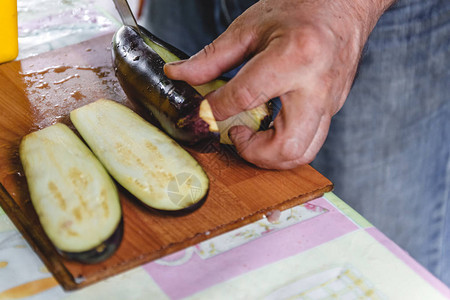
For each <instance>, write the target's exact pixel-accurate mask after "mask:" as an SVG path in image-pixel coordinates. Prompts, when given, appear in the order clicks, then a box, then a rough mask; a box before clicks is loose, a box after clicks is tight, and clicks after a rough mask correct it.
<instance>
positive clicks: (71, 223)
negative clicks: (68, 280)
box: [19, 124, 123, 263]
mask: <svg viewBox="0 0 450 300" xmlns="http://www.w3.org/2000/svg"><path fill="white" fill-rule="evenodd" d="M19 153H20V159H21V162H22V165H23V168H24V171H25V176H26V179H27V182H28V188H29V191H30V196H31V202H32V204H33V207H34V209H35V211H36V213H37V215H38V217H39V221H40V223H41V225H42V228H43V229H44V231H45V233H46V234H47V236H48V237H49V239H50V241H51V242H52V243H53V245H54V246H55V247H56V249H57V250H58V252H59V253H60V254H61V255H63V256H65V257H67V258H69V259H72V260H76V261H79V262H83V263H97V262H100V261H102V260H105V259H106V258H108V257H109V256H111V255H112V254H113V253H114V251H115V250H116V249H117V248H118V247H119V244H120V242H121V240H122V234H123V222H122V211H121V207H120V202H119V196H118V192H117V188H116V186H115V183H114V182H113V180H112V179H111V177H110V176H109V174H108V173H107V171H106V170H105V168H104V167H103V166H102V164H101V163H100V162H99V161H98V160H97V158H96V157H95V156H94V154H93V153H92V152H91V151H90V150H89V148H88V147H87V146H86V145H85V144H84V143H83V142H82V141H81V140H80V139H79V138H78V137H77V136H76V135H75V133H73V132H72V130H70V129H69V128H68V127H67V126H66V125H64V124H54V125H52V126H50V127H47V128H45V129H42V130H39V131H36V132H33V133H30V134H28V135H26V136H25V137H24V138H23V139H22V141H21V144H20V149H19Z"/></svg>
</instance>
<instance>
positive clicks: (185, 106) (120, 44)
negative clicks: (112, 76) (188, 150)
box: [111, 26, 219, 144]
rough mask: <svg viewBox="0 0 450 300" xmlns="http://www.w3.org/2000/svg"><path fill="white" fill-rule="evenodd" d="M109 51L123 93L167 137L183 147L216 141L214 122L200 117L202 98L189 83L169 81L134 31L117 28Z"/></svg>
mask: <svg viewBox="0 0 450 300" xmlns="http://www.w3.org/2000/svg"><path fill="white" fill-rule="evenodd" d="M141 30H142V31H141V34H143V35H147V36H148V38H150V39H152V40H153V41H154V42H155V43H158V44H160V45H161V46H163V47H167V46H168V44H166V43H163V42H162V41H161V40H159V39H157V38H156V37H155V36H153V35H152V34H151V33H149V32H148V31H147V30H145V29H144V28H142V27H141ZM169 47H170V50H171V51H172V52H173V53H174V54H175V55H177V56H179V57H180V58H186V57H187V55H186V54H184V53H182V52H181V51H180V50H178V49H176V48H175V47H172V46H169ZM111 50H112V60H113V65H114V70H115V73H116V77H117V78H118V80H119V83H120V85H121V86H122V88H123V90H124V92H125V94H126V95H127V96H128V98H130V100H132V101H135V102H138V103H140V104H142V106H144V107H145V108H147V109H148V110H150V112H151V113H152V114H153V116H154V117H155V118H156V119H157V120H158V122H159V123H160V125H161V127H162V129H163V130H164V131H165V132H166V133H167V134H169V135H170V136H171V137H172V138H174V139H175V140H177V141H179V142H181V143H185V144H195V143H197V142H199V141H201V140H207V139H209V140H211V141H215V140H218V139H219V133H218V130H217V127H216V124H215V120H213V122H214V125H215V126H214V125H210V124H211V121H210V120H206V119H204V118H202V117H201V116H202V114H201V112H200V107H201V105H200V104H201V103H202V101H205V99H204V98H203V96H202V95H200V94H199V93H198V92H197V91H196V90H195V89H194V88H193V87H192V86H190V85H189V84H188V83H186V82H184V81H177V80H172V79H170V78H168V77H167V76H166V75H165V73H164V70H163V67H164V64H165V62H164V60H163V59H162V58H161V57H160V56H159V55H158V54H157V53H156V52H155V51H154V50H153V49H152V48H151V47H150V46H149V45H147V44H146V43H145V41H144V39H143V38H142V36H141V35H139V34H138V33H137V32H136V31H135V30H134V29H133V28H131V27H129V26H122V27H121V28H119V29H118V30H117V32H116V33H115V35H114V37H113V41H112V47H111ZM208 109H209V105H208ZM211 115H212V112H211Z"/></svg>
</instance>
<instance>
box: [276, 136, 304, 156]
mask: <svg viewBox="0 0 450 300" xmlns="http://www.w3.org/2000/svg"><path fill="white" fill-rule="evenodd" d="M278 149H279V150H278V155H279V157H280V159H281V160H283V161H294V160H299V159H301V158H302V154H303V151H302V149H301V146H300V143H299V141H298V140H297V139H295V138H292V137H291V138H288V139H286V140H284V141H283V142H282V143H280V147H279V148H278Z"/></svg>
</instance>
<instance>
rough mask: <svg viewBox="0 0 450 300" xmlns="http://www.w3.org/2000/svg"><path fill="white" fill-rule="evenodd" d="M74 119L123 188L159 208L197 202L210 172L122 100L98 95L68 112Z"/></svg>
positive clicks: (203, 195) (184, 206) (206, 187)
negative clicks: (97, 97)
mask: <svg viewBox="0 0 450 300" xmlns="http://www.w3.org/2000/svg"><path fill="white" fill-rule="evenodd" d="M70 118H71V120H72V123H73V124H74V125H75V127H76V129H77V130H78V132H79V133H80V134H81V136H82V137H83V139H84V140H85V141H86V143H87V144H88V145H89V147H90V148H91V150H92V151H93V152H94V153H95V154H96V156H97V157H98V158H99V160H100V161H101V162H102V163H103V165H104V166H105V168H106V169H107V170H108V172H109V173H110V174H111V175H112V176H113V177H114V178H115V179H116V180H117V182H119V183H120V184H121V185H122V186H123V187H124V188H125V189H126V190H128V191H129V192H130V193H131V194H133V195H134V196H135V197H136V198H137V199H139V200H140V201H142V202H143V203H144V204H145V205H147V206H149V207H151V208H154V209H157V210H163V211H179V210H186V209H190V208H196V207H198V206H199V205H200V204H201V203H203V201H202V200H204V199H205V198H206V196H207V193H208V190H209V178H208V176H207V175H206V173H205V172H204V170H203V169H202V167H201V166H200V165H199V164H198V162H197V161H196V160H195V159H194V158H193V157H192V156H191V155H190V154H189V153H188V152H187V151H186V150H184V149H183V148H182V147H181V146H180V145H178V144H177V143H176V142H175V141H174V140H172V139H171V138H170V137H169V136H167V135H166V134H165V133H163V132H162V131H161V130H159V129H158V128H157V127H155V126H153V125H151V124H150V123H148V122H147V121H145V120H144V119H143V118H141V117H140V116H139V115H138V114H136V113H135V112H134V111H132V110H131V109H129V108H127V107H126V106H124V105H121V104H119V103H116V102H114V101H111V100H106V99H100V100H97V101H95V102H93V103H90V104H88V105H85V106H83V107H80V108H78V109H76V110H74V111H72V112H71V113H70Z"/></svg>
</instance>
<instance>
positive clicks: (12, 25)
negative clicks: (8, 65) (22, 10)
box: [0, 0, 19, 63]
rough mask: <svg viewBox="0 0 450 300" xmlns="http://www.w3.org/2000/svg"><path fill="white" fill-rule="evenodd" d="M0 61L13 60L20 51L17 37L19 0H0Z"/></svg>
mask: <svg viewBox="0 0 450 300" xmlns="http://www.w3.org/2000/svg"><path fill="white" fill-rule="evenodd" d="M0 41H2V45H1V46H0V63H3V62H7V61H10V60H13V59H15V58H16V57H17V54H18V53H19V44H18V39H17V1H16V0H1V1H0Z"/></svg>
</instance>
